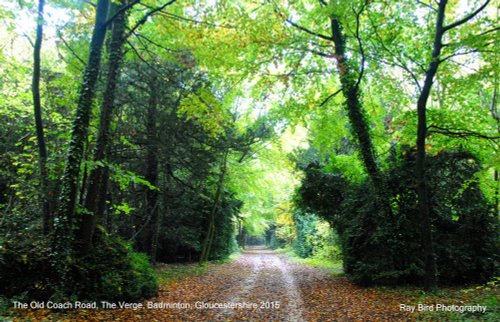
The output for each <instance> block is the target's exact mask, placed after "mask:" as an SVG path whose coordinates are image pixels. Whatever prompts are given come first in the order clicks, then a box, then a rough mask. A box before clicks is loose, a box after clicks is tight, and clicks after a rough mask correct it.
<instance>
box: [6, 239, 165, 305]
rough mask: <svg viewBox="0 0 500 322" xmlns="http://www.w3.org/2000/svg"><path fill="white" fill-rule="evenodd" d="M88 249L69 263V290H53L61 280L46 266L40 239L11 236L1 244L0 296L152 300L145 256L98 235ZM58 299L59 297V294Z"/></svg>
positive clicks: (153, 282) (47, 258)
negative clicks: (85, 253)
mask: <svg viewBox="0 0 500 322" xmlns="http://www.w3.org/2000/svg"><path fill="white" fill-rule="evenodd" d="M96 235H97V236H96V241H95V245H94V249H93V250H92V251H91V253H90V254H89V255H87V256H84V257H77V258H75V259H69V261H70V265H69V267H70V271H71V274H70V276H69V278H71V280H72V281H73V283H72V285H70V289H67V290H58V292H59V293H55V292H56V288H55V286H56V285H57V284H58V283H59V280H60V278H61V276H60V274H59V273H58V270H57V267H52V266H51V265H50V264H49V263H50V262H51V258H50V253H49V247H48V245H47V244H46V241H45V240H44V239H43V238H38V239H31V238H29V239H27V238H20V237H18V238H15V237H11V238H9V240H3V241H2V244H1V254H0V282H1V283H0V285H1V288H0V294H2V295H4V296H7V297H9V298H14V297H16V296H17V297H18V296H19V295H22V294H23V296H25V297H26V299H39V300H47V299H48V298H55V299H57V298H59V299H61V300H62V299H68V298H69V297H71V298H76V299H79V300H91V301H96V300H100V299H101V300H130V301H132V300H139V299H141V298H147V297H151V296H154V295H155V294H156V290H157V282H156V276H155V273H154V270H153V268H152V266H151V264H150V263H149V261H148V258H147V256H145V255H144V254H141V253H137V252H134V251H133V250H132V249H131V247H130V245H127V244H126V243H125V242H124V241H122V240H121V239H120V238H119V237H116V236H111V235H108V234H106V233H105V232H104V231H102V230H99V231H98V233H96ZM61 292H62V293H63V294H62V293H61Z"/></svg>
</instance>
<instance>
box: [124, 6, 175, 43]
mask: <svg viewBox="0 0 500 322" xmlns="http://www.w3.org/2000/svg"><path fill="white" fill-rule="evenodd" d="M176 1H177V0H170V1H169V2H167V3H165V4H164V5H162V6H159V7H156V8H154V9H152V10H151V11H149V12H148V13H146V14H145V15H144V16H143V17H142V18H141V19H140V20H139V21H138V22H137V23H136V24H135V26H134V27H132V28H130V31H129V33H128V34H127V35H126V38H128V37H129V36H130V35H131V34H133V33H134V32H135V31H136V30H137V28H139V27H140V26H141V25H143V24H145V23H146V21H148V18H149V17H150V16H152V15H153V14H155V13H156V12H158V11H161V10H163V9H165V8H166V7H167V6H169V5H171V4H172V3H174V2H176Z"/></svg>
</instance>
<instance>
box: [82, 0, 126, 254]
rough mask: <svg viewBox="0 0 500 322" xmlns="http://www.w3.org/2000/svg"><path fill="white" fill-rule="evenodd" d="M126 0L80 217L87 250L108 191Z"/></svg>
mask: <svg viewBox="0 0 500 322" xmlns="http://www.w3.org/2000/svg"><path fill="white" fill-rule="evenodd" d="M124 6H125V3H124V1H122V4H121V6H118V5H113V6H112V7H113V8H114V10H113V12H118V14H117V15H116V16H115V18H114V20H113V29H112V34H111V41H110V43H109V53H108V75H107V80H106V87H105V90H104V95H103V101H102V104H101V115H100V122H99V132H98V135H97V142H96V146H95V149H94V156H93V161H94V163H95V165H94V166H93V167H92V170H91V172H90V175H89V179H88V180H89V183H88V188H87V195H86V198H85V202H84V208H85V212H84V213H83V214H82V217H81V218H80V220H81V222H80V224H79V229H80V230H79V232H78V242H79V244H80V248H81V249H80V250H81V251H82V252H83V253H86V252H88V251H89V250H90V249H91V247H92V237H93V233H94V230H95V225H96V220H97V217H98V216H99V210H100V209H102V197H104V201H105V196H106V193H107V183H108V182H107V181H108V173H107V172H108V170H107V166H106V165H105V164H100V165H97V163H99V162H101V163H102V162H103V161H105V160H106V151H107V150H108V149H109V140H110V125H111V119H112V114H113V109H114V107H115V104H114V101H115V98H116V87H117V83H118V80H119V78H120V67H121V62H122V60H123V44H124V42H125V37H124V33H125V25H126V11H125V10H122V9H123V7H124Z"/></svg>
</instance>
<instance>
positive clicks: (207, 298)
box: [37, 247, 412, 322]
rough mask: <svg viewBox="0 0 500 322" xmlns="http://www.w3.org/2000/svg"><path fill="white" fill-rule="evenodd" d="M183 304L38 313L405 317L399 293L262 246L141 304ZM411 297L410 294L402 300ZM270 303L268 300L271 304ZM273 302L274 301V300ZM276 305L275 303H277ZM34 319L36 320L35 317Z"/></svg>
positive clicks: (111, 317) (149, 317) (113, 317)
mask: <svg viewBox="0 0 500 322" xmlns="http://www.w3.org/2000/svg"><path fill="white" fill-rule="evenodd" d="M148 302H150V303H166V304H172V303H183V304H188V305H190V308H184V309H181V308H162V309H158V308H156V309H146V308H144V309H139V310H132V309H115V310H76V311H69V312H66V313H65V314H62V313H57V314H53V313H48V314H47V315H45V316H44V315H40V313H41V312H37V313H38V314H37V315H38V318H40V320H45V319H46V320H47V321H53V320H57V321H61V320H63V321H294V322H295V321H297V322H298V321H408V320H411V318H412V316H411V315H408V313H406V312H401V311H400V310H399V304H400V303H405V299H404V296H403V294H401V293H399V292H396V293H395V292H394V291H393V292H389V293H388V292H384V291H382V290H379V289H375V288H361V287H358V286H355V285H353V284H352V283H350V282H348V281H347V280H346V279H345V278H344V277H338V276H332V275H331V274H330V273H328V272H327V271H325V270H322V269H318V268H314V267H310V266H307V265H302V264H297V263H294V262H292V261H291V260H289V259H288V258H287V256H286V255H284V254H280V253H278V252H275V251H272V250H269V249H265V248H262V247H253V248H249V249H247V250H246V251H244V252H242V254H241V255H240V256H239V258H238V259H237V260H235V261H233V262H231V263H227V264H222V265H215V264H210V266H209V271H208V272H207V273H204V274H201V275H193V276H188V277H184V278H181V279H179V280H178V281H176V282H173V283H171V284H169V285H168V286H167V287H164V288H163V289H161V290H160V292H159V295H158V297H156V298H153V299H149V300H147V301H145V302H143V305H144V306H145V307H146V306H147V303H148ZM409 302H411V300H410V299H408V301H407V302H406V303H409ZM200 303H205V304H207V305H216V304H224V303H230V304H231V303H233V304H234V305H238V304H245V303H246V304H247V305H252V304H253V303H255V304H256V305H257V308H248V307H247V308H236V309H234V308H233V309H231V308H196V305H200ZM273 303H274V304H273ZM277 304H278V305H277ZM277 306H279V307H277ZM37 320H38V319H37Z"/></svg>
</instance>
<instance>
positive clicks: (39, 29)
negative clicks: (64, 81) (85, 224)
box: [31, 0, 51, 234]
mask: <svg viewBox="0 0 500 322" xmlns="http://www.w3.org/2000/svg"><path fill="white" fill-rule="evenodd" d="M44 6H45V0H39V1H38V18H37V24H36V39H35V44H34V50H33V82H32V85H31V88H32V92H33V107H34V112H35V126H36V138H37V142H38V153H39V161H38V163H39V167H40V186H41V197H42V218H43V232H44V234H47V233H48V232H49V225H50V217H51V205H50V196H49V183H48V176H47V147H46V145H45V134H44V130H43V117H42V104H41V100H40V65H41V62H40V61H41V57H40V56H41V55H40V52H41V49H42V40H43V23H44V17H43V15H44V14H43V11H44Z"/></svg>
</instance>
